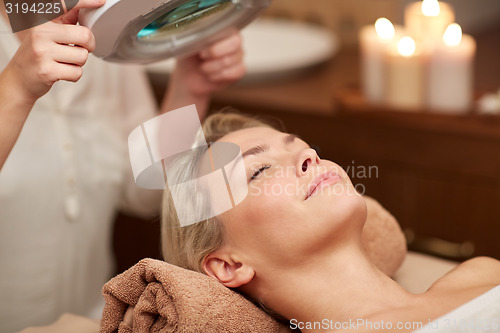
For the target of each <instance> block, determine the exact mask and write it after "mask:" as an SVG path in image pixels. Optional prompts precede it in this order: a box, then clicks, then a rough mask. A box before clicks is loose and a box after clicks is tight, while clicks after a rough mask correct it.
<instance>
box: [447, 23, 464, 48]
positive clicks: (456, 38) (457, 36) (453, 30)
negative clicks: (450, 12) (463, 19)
mask: <svg viewBox="0 0 500 333" xmlns="http://www.w3.org/2000/svg"><path fill="white" fill-rule="evenodd" d="M443 41H444V43H445V44H446V45H448V46H457V45H458V44H460V42H461V41H462V28H461V27H460V26H459V25H458V24H456V23H452V24H450V25H449V26H448V28H446V31H445V32H444V35H443Z"/></svg>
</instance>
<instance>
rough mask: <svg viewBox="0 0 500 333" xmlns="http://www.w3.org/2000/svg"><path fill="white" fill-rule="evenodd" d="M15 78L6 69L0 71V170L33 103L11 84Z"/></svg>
mask: <svg viewBox="0 0 500 333" xmlns="http://www.w3.org/2000/svg"><path fill="white" fill-rule="evenodd" d="M17 79H18V78H16V77H15V74H14V73H12V71H9V70H8V69H6V70H4V71H3V72H2V73H0V170H2V167H3V165H4V163H5V160H7V157H8V156H9V154H10V151H11V150H12V147H14V144H15V143H16V141H17V138H18V136H19V133H21V129H22V127H23V125H24V122H25V121H26V118H27V117H28V114H29V113H30V111H31V108H32V107H33V105H34V103H35V100H33V99H30V98H26V97H25V96H23V95H22V94H20V92H19V90H18V89H17V87H16V85H15V84H13V82H14V81H16V80H17Z"/></svg>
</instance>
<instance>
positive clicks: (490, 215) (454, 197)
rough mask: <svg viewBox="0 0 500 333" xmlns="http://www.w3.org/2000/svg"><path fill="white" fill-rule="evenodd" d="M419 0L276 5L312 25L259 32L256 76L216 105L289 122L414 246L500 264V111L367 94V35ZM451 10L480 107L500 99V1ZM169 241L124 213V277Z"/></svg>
mask: <svg viewBox="0 0 500 333" xmlns="http://www.w3.org/2000/svg"><path fill="white" fill-rule="evenodd" d="M410 2H411V1H409V0H351V1H344V0H309V1H304V0H274V1H273V2H272V4H271V6H270V8H269V9H268V10H267V11H266V12H265V13H264V17H265V18H266V22H269V21H267V19H269V20H280V21H279V22H281V23H280V24H282V23H283V20H286V21H285V22H286V23H291V22H300V23H303V24H306V25H305V26H304V25H301V27H304V29H305V30H297V31H295V30H292V29H291V28H290V27H291V26H285V27H283V25H279V24H277V25H276V26H274V25H273V24H271V26H270V27H269V26H266V25H261V26H260V28H259V29H260V30H258V31H257V32H256V31H255V30H254V31H253V32H252V34H251V36H250V37H248V38H249V39H252V40H251V48H252V49H248V50H247V53H248V54H249V62H251V63H250V64H249V66H251V67H249V73H248V75H247V77H246V78H245V79H244V80H243V81H242V82H241V83H239V84H237V85H235V86H232V87H230V88H228V89H226V90H224V91H222V92H220V93H218V94H217V95H216V96H215V97H214V99H213V102H212V105H211V109H212V110H218V109H220V108H221V107H224V106H228V105H229V106H232V107H235V108H237V109H239V110H241V111H242V112H245V113H250V114H257V115H261V116H265V117H271V118H278V119H280V120H281V121H282V122H283V124H284V125H285V127H286V128H287V130H288V131H290V132H293V133H296V134H298V135H299V136H300V137H302V138H303V139H304V140H306V141H307V142H309V143H310V144H312V145H314V146H315V147H318V149H319V153H320V156H321V157H322V158H326V159H330V160H332V161H335V162H337V163H338V164H340V165H341V166H343V167H344V169H346V171H347V172H348V174H349V176H350V177H351V178H352V180H353V183H354V184H355V185H356V187H357V189H358V190H359V191H360V192H362V193H363V194H366V195H369V196H372V197H374V198H375V199H377V200H378V201H380V202H381V203H382V205H384V206H385V207H386V208H387V209H388V210H389V211H390V212H391V213H392V214H393V215H394V216H395V217H396V218H397V220H398V221H399V223H400V224H401V227H402V229H403V230H404V231H405V234H406V236H407V240H408V244H409V245H408V246H409V248H410V249H412V250H416V251H420V252H424V253H428V254H433V255H436V256H440V257H444V258H450V259H453V260H457V261H461V260H465V259H467V258H469V257H471V256H477V255H489V256H493V257H496V258H500V242H499V241H498V235H500V115H498V113H496V111H494V110H493V111H492V112H489V113H488V114H484V113H481V112H479V110H478V107H477V104H474V105H473V106H471V108H470V110H467V112H465V113H461V114H453V113H452V114H449V113H448V114H441V113H435V112H432V110H428V109H422V110H414V111H413V112H404V111H401V110H397V109H392V108H386V107H383V106H380V105H378V106H374V105H370V103H367V102H366V101H365V100H364V99H363V97H362V95H361V94H360V77H361V70H360V48H359V41H358V33H359V30H360V28H361V27H363V26H365V25H372V24H374V22H375V20H376V19H377V18H379V17H387V18H389V19H390V20H391V21H392V22H394V23H396V24H402V23H403V19H404V8H405V6H406V5H407V4H408V3H410ZM449 4H451V5H452V6H453V8H454V10H455V13H456V21H457V22H458V23H459V24H460V25H461V26H462V29H463V31H464V33H467V34H470V35H472V36H473V37H474V38H475V40H476V43H477V53H476V56H475V60H474V64H473V65H474V76H473V84H474V98H475V100H476V101H477V100H479V99H480V98H481V97H483V96H486V95H488V94H490V95H491V94H493V95H494V94H496V93H497V92H498V91H499V88H500V61H499V59H500V1H498V0H479V1H469V0H453V1H449ZM258 22H259V21H257V22H256V23H253V24H252V25H251V26H250V27H249V28H247V29H252V27H253V25H254V24H259V23H258ZM271 22H274V21H271ZM276 22H277V21H276ZM267 27H269V28H267ZM287 27H288V28H287ZM266 29H269V30H266ZM272 29H275V30H272ZM276 29H277V30H276ZM299 29H301V28H300V27H299ZM308 29H310V30H308ZM271 30H272V31H271ZM279 34H284V35H282V36H283V38H282V41H284V40H285V39H286V40H288V43H289V44H288V45H280V47H279V49H278V50H274V51H273V50H272V49H271V48H269V47H266V45H267V46H269V45H271V46H272V45H273V42H272V41H271V42H270V41H269V40H267V39H268V38H270V36H275V35H277V36H279ZM308 34H310V36H309V35H308ZM244 36H245V32H244ZM308 36H309V37H308ZM299 37H300V38H299ZM254 39H256V40H257V41H255V40H254ZM313 39H314V40H315V44H314V43H313V44H311V45H309V44H308V43H309V42H312V40H313ZM322 41H323V42H322ZM248 42H250V41H248ZM266 43H268V44H266ZM269 43H270V44H269ZM259 45H260V46H261V47H260V49H259ZM308 51H310V52H308ZM315 52H316V53H315ZM278 53H279V54H278ZM282 53H283V54H282ZM278 56H280V57H284V58H283V59H284V60H277V59H280V58H279V57H278ZM274 57H277V58H274ZM250 58H251V59H250ZM273 59H274V60H273ZM287 59H289V60H290V62H288V61H286V60H287ZM292 59H293V61H292ZM273 61H274V62H273ZM169 68H170V66H169V65H168V64H166V63H165V64H164V63H162V64H156V65H154V66H150V67H148V68H146V70H147V71H148V74H149V78H150V81H151V84H152V86H153V88H154V90H155V92H156V95H157V98H158V100H160V98H161V96H162V94H163V91H165V90H164V89H165V86H166V84H167V81H168V71H169ZM499 94H500V92H499ZM493 95H491V96H493ZM498 101H499V102H498V103H499V105H500V96H498ZM159 237H160V234H159V218H156V219H152V220H148V221H143V220H137V219H134V218H132V217H129V216H125V215H120V216H118V217H117V223H116V226H115V239H114V247H115V253H116V255H117V259H118V267H117V271H118V272H120V271H122V270H124V269H126V268H128V267H129V266H131V265H133V264H135V263H136V262H137V261H138V260H139V259H141V258H143V257H153V258H159V257H160V246H159ZM130 239H133V240H134V241H130ZM130 244H133V246H134V247H133V248H131V247H130Z"/></svg>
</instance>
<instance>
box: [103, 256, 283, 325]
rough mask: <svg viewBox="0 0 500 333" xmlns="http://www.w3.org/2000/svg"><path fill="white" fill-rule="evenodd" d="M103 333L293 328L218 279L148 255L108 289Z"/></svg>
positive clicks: (111, 283) (106, 291)
mask: <svg viewBox="0 0 500 333" xmlns="http://www.w3.org/2000/svg"><path fill="white" fill-rule="evenodd" d="M103 294H104V299H105V300H106V305H105V307H104V311H103V317H102V319H101V324H100V332H101V333H104V332H118V333H129V332H132V329H131V328H130V327H129V326H128V325H126V324H125V323H124V322H123V318H124V316H125V312H126V311H127V309H128V308H129V306H134V307H135V308H134V310H133V332H160V331H161V332H204V333H206V332H217V333H219V332H220V333H223V332H291V330H290V329H289V328H288V327H287V326H285V325H283V324H281V323H279V322H278V321H277V320H275V319H274V318H273V317H271V316H270V315H269V314H267V313H266V312H264V311H263V310H262V309H260V308H258V307H257V306H256V305H254V304H253V303H252V302H250V301H249V300H247V299H246V298H245V297H243V296H241V295H240V294H238V293H236V292H234V291H232V290H230V289H228V288H226V287H225V286H223V285H222V284H221V283H219V282H218V281H216V280H215V279H213V278H211V277H208V276H206V275H203V274H201V273H198V272H194V271H189V270H186V269H183V268H180V267H177V266H173V265H170V264H168V263H166V262H163V261H159V260H154V259H143V260H141V261H140V262H139V263H137V264H136V265H135V266H133V267H131V268H130V269H128V270H127V271H125V272H123V273H122V274H120V275H117V276H116V277H114V278H113V279H111V280H110V281H109V282H108V283H106V284H105V285H104V287H103Z"/></svg>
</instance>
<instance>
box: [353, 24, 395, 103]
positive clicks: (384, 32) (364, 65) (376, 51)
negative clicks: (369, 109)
mask: <svg viewBox="0 0 500 333" xmlns="http://www.w3.org/2000/svg"><path fill="white" fill-rule="evenodd" d="M401 30H402V29H401V28H399V27H396V28H395V27H394V26H393V24H392V23H391V21H389V20H388V19H386V18H379V19H378V20H377V21H376V22H375V25H370V26H365V27H363V28H362V29H361V31H360V33H359V40H360V45H361V75H362V80H361V82H362V89H363V95H364V97H365V98H366V100H368V101H369V102H371V103H381V102H383V98H384V81H385V80H384V56H385V54H386V52H387V49H388V47H389V46H390V45H391V44H393V43H394V41H395V39H396V38H395V36H396V35H401Z"/></svg>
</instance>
